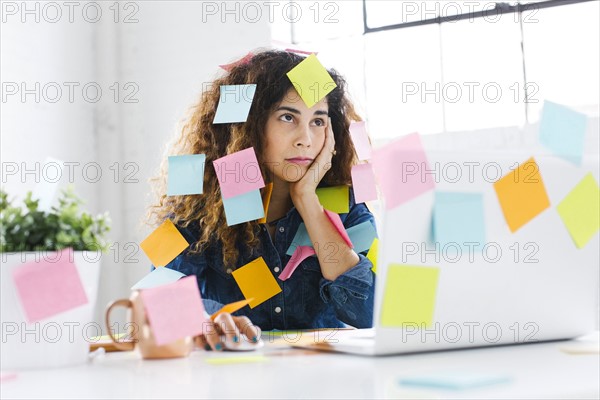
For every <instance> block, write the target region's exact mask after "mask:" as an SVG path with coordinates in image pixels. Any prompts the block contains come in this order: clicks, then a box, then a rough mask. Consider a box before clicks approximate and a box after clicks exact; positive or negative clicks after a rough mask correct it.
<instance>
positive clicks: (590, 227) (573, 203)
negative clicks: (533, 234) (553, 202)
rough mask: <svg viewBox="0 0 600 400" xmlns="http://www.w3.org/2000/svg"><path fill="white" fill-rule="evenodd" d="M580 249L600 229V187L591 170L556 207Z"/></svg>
mask: <svg viewBox="0 0 600 400" xmlns="http://www.w3.org/2000/svg"><path fill="white" fill-rule="evenodd" d="M556 210H557V211H558V214H559V215H560V218H561V219H562V221H563V223H564V224H565V226H566V228H567V230H568V231H569V233H570V234H571V238H572V239H573V242H575V245H576V246H577V248H578V249H581V248H583V247H585V245H586V244H588V242H589V241H590V240H591V239H592V237H593V236H594V235H595V234H596V233H597V232H598V230H599V229H600V187H598V183H597V182H596V180H595V179H594V175H593V174H592V173H591V172H590V173H589V174H587V175H586V176H585V177H584V178H583V179H582V180H581V182H579V183H578V184H577V186H575V188H574V189H573V190H572V191H571V192H570V193H569V194H568V195H567V196H566V197H565V198H564V199H563V200H562V201H561V202H560V204H559V205H558V206H557V207H556Z"/></svg>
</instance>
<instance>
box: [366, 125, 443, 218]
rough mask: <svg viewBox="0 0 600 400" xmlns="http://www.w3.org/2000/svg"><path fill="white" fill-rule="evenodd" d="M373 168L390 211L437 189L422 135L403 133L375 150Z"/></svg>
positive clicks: (386, 206)
mask: <svg viewBox="0 0 600 400" xmlns="http://www.w3.org/2000/svg"><path fill="white" fill-rule="evenodd" d="M372 162H373V169H374V170H375V176H376V177H377V182H378V183H379V186H380V188H381V191H382V194H383V198H384V200H385V208H386V209H387V210H391V209H393V208H396V207H398V206H400V205H401V204H403V203H405V202H407V201H409V200H411V199H413V198H415V197H417V196H419V195H420V194H423V193H425V192H427V191H429V190H431V189H433V188H434V186H435V183H434V178H433V175H432V174H426V173H425V172H426V171H429V170H431V168H430V167H429V163H428V161H427V156H426V155H425V151H424V150H423V145H422V144H421V138H420V137H419V134H417V133H413V134H411V135H407V136H404V137H402V138H400V139H398V140H396V141H394V142H392V143H390V144H388V145H386V146H383V147H381V148H379V149H377V150H375V151H374V152H373V158H372Z"/></svg>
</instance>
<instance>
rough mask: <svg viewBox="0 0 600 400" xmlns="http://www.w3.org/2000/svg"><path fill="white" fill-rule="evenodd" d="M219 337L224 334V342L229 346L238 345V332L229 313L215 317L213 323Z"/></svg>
mask: <svg viewBox="0 0 600 400" xmlns="http://www.w3.org/2000/svg"><path fill="white" fill-rule="evenodd" d="M214 323H215V325H216V326H217V329H218V330H220V332H221V335H223V334H225V340H226V341H227V342H228V344H229V345H231V344H233V345H234V346H235V345H237V344H239V343H240V331H239V330H238V328H237V326H236V324H235V322H234V321H233V317H232V316H231V314H229V313H221V314H219V315H217V317H216V318H215V321H214Z"/></svg>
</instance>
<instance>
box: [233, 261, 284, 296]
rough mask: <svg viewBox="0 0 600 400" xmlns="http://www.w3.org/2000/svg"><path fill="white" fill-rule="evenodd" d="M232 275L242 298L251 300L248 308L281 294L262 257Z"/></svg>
mask: <svg viewBox="0 0 600 400" xmlns="http://www.w3.org/2000/svg"><path fill="white" fill-rule="evenodd" d="M232 275H233V279H235V281H236V282H237V284H238V286H239V287H240V290H241V291H242V294H243V295H244V297H245V298H246V299H248V300H249V299H252V301H250V308H254V307H256V306H258V305H259V304H262V303H263V302H265V301H267V300H269V299H270V298H271V297H273V296H275V295H276V294H277V293H280V292H281V288H280V287H279V284H277V281H276V280H275V277H274V276H273V274H272V273H271V270H269V267H267V264H266V263H265V260H264V259H263V258H262V257H259V258H257V259H256V260H254V261H252V262H250V263H248V264H246V265H244V266H243V267H241V268H238V269H236V270H235V271H233V272H232Z"/></svg>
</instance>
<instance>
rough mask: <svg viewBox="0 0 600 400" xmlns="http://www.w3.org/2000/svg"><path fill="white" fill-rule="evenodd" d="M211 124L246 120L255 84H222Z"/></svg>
mask: <svg viewBox="0 0 600 400" xmlns="http://www.w3.org/2000/svg"><path fill="white" fill-rule="evenodd" d="M220 90H221V92H220V97H219V104H218V105H217V111H216V113H215V118H214V120H213V124H225V123H236V122H246V119H248V114H249V113H250V107H252V100H254V93H255V92H256V85H254V84H250V85H222V86H221V88H220Z"/></svg>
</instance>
